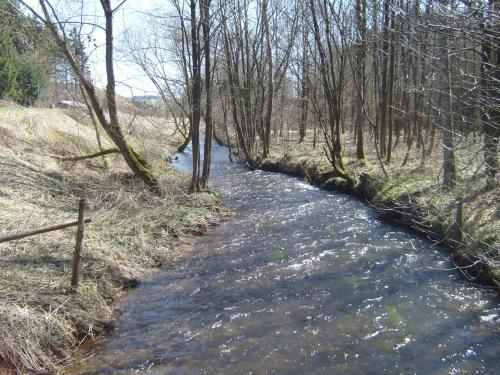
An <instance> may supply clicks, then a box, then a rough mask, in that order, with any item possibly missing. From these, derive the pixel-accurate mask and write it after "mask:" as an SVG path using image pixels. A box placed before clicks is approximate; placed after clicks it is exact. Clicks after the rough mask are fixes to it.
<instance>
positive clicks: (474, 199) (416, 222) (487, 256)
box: [263, 136, 500, 288]
mask: <svg viewBox="0 0 500 375" xmlns="http://www.w3.org/2000/svg"><path fill="white" fill-rule="evenodd" d="M292 138H293V136H292ZM310 138H312V136H309V137H308V138H306V141H305V142H303V143H300V144H299V143H297V141H296V140H293V139H291V140H290V141H286V140H283V139H282V140H278V141H275V143H274V145H273V147H272V152H271V154H272V156H271V158H270V160H268V161H265V162H264V165H263V167H264V168H266V169H274V170H281V171H288V173H291V174H295V175H305V178H306V179H309V180H311V179H314V178H311V177H310V176H308V174H309V175H312V174H316V178H317V179H316V184H317V185H323V187H325V188H329V189H340V190H345V191H348V192H353V193H354V192H356V193H358V194H359V195H363V196H365V197H366V196H367V195H368V196H367V197H366V198H368V200H369V201H370V202H371V203H373V205H374V207H375V208H376V209H377V210H379V212H381V213H382V214H384V215H385V216H387V217H390V218H391V219H393V220H396V221H399V222H401V223H403V224H404V225H407V226H410V227H413V228H414V229H417V230H418V231H420V232H424V234H426V235H428V236H429V237H431V238H433V239H436V240H438V241H439V242H445V243H446V244H448V245H450V246H451V247H452V248H453V251H454V255H455V260H456V261H457V263H462V262H463V264H467V263H469V264H470V263H472V264H475V266H474V267H471V268H466V269H464V274H466V276H468V277H470V278H472V279H473V278H484V279H485V280H486V281H487V282H493V283H496V284H497V286H498V287H499V288H500V250H499V249H500V194H499V189H498V188H496V189H490V190H486V189H484V181H481V180H479V179H478V178H475V177H472V175H473V173H474V172H475V170H476V168H478V165H479V168H480V167H481V164H480V159H481V153H480V150H476V152H475V153H474V154H473V153H471V152H470V151H468V150H460V151H458V153H457V158H458V164H459V167H460V171H459V173H460V176H461V179H462V180H461V181H460V182H459V183H458V186H457V188H456V189H454V190H453V191H451V192H447V193H444V192H443V191H442V189H441V177H440V174H441V173H442V171H441V166H442V160H441V152H440V150H436V151H434V153H433V155H432V157H431V158H430V159H429V160H427V161H426V163H425V164H424V165H423V166H422V165H420V160H419V158H418V155H415V154H411V158H410V159H409V162H408V164H407V165H406V166H405V167H401V163H402V161H403V159H404V152H405V150H404V149H403V147H398V148H396V150H394V152H393V159H392V162H391V163H389V164H385V168H386V169H387V172H388V174H389V176H390V178H386V177H385V176H384V174H383V173H382V170H381V168H380V163H379V161H378V159H377V157H376V153H375V152H374V151H373V150H370V149H369V147H366V150H365V151H366V152H367V157H366V160H365V162H364V163H360V162H358V161H356V156H355V155H356V154H355V145H354V144H349V143H346V144H344V155H345V159H344V162H345V164H346V166H347V169H348V171H349V173H350V174H351V175H352V176H354V177H356V179H357V180H358V186H357V187H347V188H346V186H345V185H346V184H345V181H343V180H342V179H339V178H330V179H329V178H328V175H329V174H330V173H331V167H330V165H329V162H328V160H327V159H326V157H325V156H324V152H323V151H322V150H323V145H322V144H321V143H320V144H319V145H318V147H317V148H316V149H313V147H312V141H311V139H310ZM478 160H479V162H478ZM361 175H364V177H365V179H364V183H362V184H361V183H359V181H360V179H359V177H360V176H361ZM318 177H320V178H318ZM313 182H314V181H313ZM367 193H368V194H367ZM461 194H463V195H464V197H465V199H464V205H463V209H464V213H463V218H464V232H465V235H464V240H463V242H462V243H460V244H457V243H456V242H455V241H454V239H453V230H454V222H455V213H456V205H455V202H456V199H457V197H458V196H460V195H461ZM461 265H462V264H461Z"/></svg>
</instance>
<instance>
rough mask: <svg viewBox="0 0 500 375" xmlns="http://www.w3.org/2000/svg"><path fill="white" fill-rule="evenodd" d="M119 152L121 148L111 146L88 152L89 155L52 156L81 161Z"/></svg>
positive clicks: (58, 158) (59, 158) (62, 159)
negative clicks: (91, 152)
mask: <svg viewBox="0 0 500 375" xmlns="http://www.w3.org/2000/svg"><path fill="white" fill-rule="evenodd" d="M119 152H120V150H118V149H117V148H110V149H107V150H103V151H99V152H96V153H94V154H87V155H80V156H59V155H52V157H53V158H55V159H57V160H59V161H80V160H85V159H93V158H97V157H99V156H104V155H108V154H117V153H119Z"/></svg>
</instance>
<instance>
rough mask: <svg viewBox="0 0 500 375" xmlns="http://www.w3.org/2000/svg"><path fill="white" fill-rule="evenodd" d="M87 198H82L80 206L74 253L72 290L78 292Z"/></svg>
mask: <svg viewBox="0 0 500 375" xmlns="http://www.w3.org/2000/svg"><path fill="white" fill-rule="evenodd" d="M84 211H85V199H80V202H79V206H78V231H77V232H76V245H75V253H74V255H73V275H72V276H71V290H72V291H73V292H76V290H77V289H78V282H79V278H80V261H81V258H82V246H83V234H84V231H85V220H84V217H83V216H84Z"/></svg>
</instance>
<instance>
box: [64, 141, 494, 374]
mask: <svg viewBox="0 0 500 375" xmlns="http://www.w3.org/2000/svg"><path fill="white" fill-rule="evenodd" d="M213 159H214V160H213V161H214V167H213V175H212V183H213V184H214V185H215V186H216V188H217V189H218V190H219V191H220V192H221V194H222V198H223V201H224V203H225V204H226V205H227V206H228V207H229V208H231V209H232V210H234V211H235V213H236V214H235V216H234V217H233V218H231V220H229V221H228V222H227V223H225V224H223V225H221V226H219V227H217V228H215V229H213V230H212V231H211V232H210V233H209V234H207V235H206V236H203V237H202V238H201V239H200V240H199V241H198V242H197V243H196V251H195V253H194V256H193V257H190V258H189V259H186V260H185V262H184V263H183V264H182V265H181V266H179V267H178V268H176V269H169V270H164V271H161V272H158V273H157V274H156V275H155V276H153V277H151V278H150V279H148V280H146V281H144V282H143V283H142V284H141V285H140V286H139V287H138V288H137V289H136V290H135V291H132V292H131V293H130V294H129V296H128V297H127V299H126V300H125V301H124V302H123V305H122V306H121V308H120V311H121V316H120V319H119V322H118V325H117V328H116V329H115V330H114V331H113V332H112V333H111V334H110V335H109V336H108V337H107V338H105V339H104V340H103V342H102V343H101V344H100V345H99V346H97V347H96V348H94V349H93V350H92V351H91V352H90V353H89V354H88V359H87V360H85V361H83V362H82V363H81V364H80V365H79V366H78V367H77V368H73V369H71V371H70V372H71V373H80V374H94V373H99V374H106V373H109V374H120V373H123V374H128V373H147V374H170V373H175V374H199V373H200V374H203V373H206V374H221V373H222V374H235V373H253V374H264V373H266V374H267V373H282V374H305V373H315V374H316V373H345V374H367V373H370V374H382V373H398V374H399V373H425V374H427V373H432V374H449V373H457V374H458V373H489V374H492V373H499V371H500V366H499V361H498V358H499V355H500V330H499V326H500V318H499V315H500V306H499V303H498V300H497V299H496V297H495V295H494V294H493V293H490V292H489V291H487V290H484V289H482V288H480V287H478V286H477V285H473V284H469V283H467V282H465V281H464V280H463V279H462V278H461V277H460V275H459V274H458V272H457V271H450V270H449V269H451V268H453V266H452V264H451V263H450V262H449V260H448V258H447V256H446V255H445V254H443V253H442V252H441V251H440V250H439V248H437V247H435V246H434V245H432V244H431V243H430V242H429V241H426V240H424V239H422V238H420V237H418V236H415V235H414V234H412V233H410V232H407V231H405V230H403V229H400V228H395V227H393V226H390V225H388V224H386V223H382V222H380V221H379V220H378V219H377V218H376V215H375V214H374V213H373V212H372V211H371V210H370V209H369V208H366V207H364V206H363V204H362V203H360V202H358V201H356V200H354V199H352V198H350V197H348V196H345V195H342V194H332V193H328V192H325V191H321V190H319V189H317V188H314V187H312V186H309V185H307V184H305V183H304V182H302V181H300V180H297V179H294V178H291V177H287V176H283V175H279V174H271V173H265V172H261V171H248V170H246V169H245V168H243V167H242V166H239V165H237V164H231V163H229V162H228V160H227V150H226V149H225V148H222V147H217V146H215V147H214V158H213ZM173 164H174V165H176V167H177V168H179V169H181V170H184V171H189V170H190V164H191V158H190V156H189V154H188V153H185V154H180V155H179V156H178V158H177V160H175V161H174V162H173Z"/></svg>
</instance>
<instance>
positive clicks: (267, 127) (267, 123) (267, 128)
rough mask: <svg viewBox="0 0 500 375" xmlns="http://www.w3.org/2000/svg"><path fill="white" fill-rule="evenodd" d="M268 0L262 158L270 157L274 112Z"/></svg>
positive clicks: (264, 8) (264, 11) (264, 18)
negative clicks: (265, 95) (265, 93)
mask: <svg viewBox="0 0 500 375" xmlns="http://www.w3.org/2000/svg"><path fill="white" fill-rule="evenodd" d="M267 5H268V0H263V1H262V22H263V23H264V34H265V38H266V60H267V101H266V110H265V115H264V132H265V136H264V145H263V152H262V157H263V158H264V159H265V158H267V157H268V156H269V152H270V146H271V116H272V111H273V94H274V93H273V91H274V84H273V50H272V46H271V33H270V30H269V20H268V15H267V12H268V10H267Z"/></svg>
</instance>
